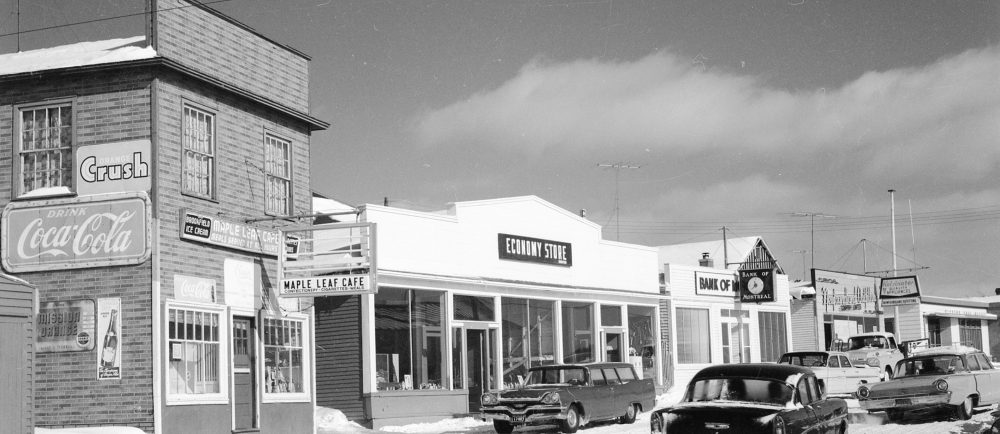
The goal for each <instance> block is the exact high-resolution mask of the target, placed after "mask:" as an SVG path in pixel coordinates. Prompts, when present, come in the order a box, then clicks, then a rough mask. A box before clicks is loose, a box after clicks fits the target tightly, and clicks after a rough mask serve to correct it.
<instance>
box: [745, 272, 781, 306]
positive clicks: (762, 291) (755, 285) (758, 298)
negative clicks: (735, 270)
mask: <svg viewBox="0 0 1000 434" xmlns="http://www.w3.org/2000/svg"><path fill="white" fill-rule="evenodd" d="M740 301H742V302H753V303H759V302H765V301H774V270H773V269H763V270H740Z"/></svg>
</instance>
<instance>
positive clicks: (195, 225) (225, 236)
mask: <svg viewBox="0 0 1000 434" xmlns="http://www.w3.org/2000/svg"><path fill="white" fill-rule="evenodd" d="M180 222H181V239H184V240H189V241H196V242H200V243H206V244H213V245H216V246H220V247H227V248H230V249H236V250H242V251H245V252H251V253H261V254H265V255H270V256H278V249H279V248H284V249H287V248H289V246H282V245H281V233H280V232H279V231H270V230H266V229H261V228H257V227H253V226H250V225H248V224H246V223H240V222H235V221H232V220H226V219H221V218H218V217H214V216H209V215H207V214H200V213H196V212H193V211H189V210H186V209H182V210H181V215H180Z"/></svg>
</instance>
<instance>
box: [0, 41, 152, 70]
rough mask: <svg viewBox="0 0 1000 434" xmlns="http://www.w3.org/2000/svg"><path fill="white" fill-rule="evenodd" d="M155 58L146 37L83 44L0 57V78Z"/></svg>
mask: <svg viewBox="0 0 1000 434" xmlns="http://www.w3.org/2000/svg"><path fill="white" fill-rule="evenodd" d="M154 57H156V50H153V48H152V47H150V46H148V45H147V44H146V37H145V36H133V37H131V38H120V39H108V40H104V41H94V42H79V43H76V44H69V45H60V46H57V47H49V48H41V49H38V50H29V51H22V52H19V53H10V54H2V55H0V76H2V75H12V74H22V73H26V72H35V71H45V70H49V69H59V68H72V67H75V66H85V65H99V64H103V63H116V62H126V61H129V60H140V59H151V58H154Z"/></svg>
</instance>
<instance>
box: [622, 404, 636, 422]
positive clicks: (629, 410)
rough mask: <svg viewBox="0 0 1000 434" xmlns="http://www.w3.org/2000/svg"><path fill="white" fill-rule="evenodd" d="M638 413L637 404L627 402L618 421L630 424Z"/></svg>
mask: <svg viewBox="0 0 1000 434" xmlns="http://www.w3.org/2000/svg"><path fill="white" fill-rule="evenodd" d="M637 414H639V406H637V405H635V404H629V405H628V406H627V407H625V415H624V416H621V417H619V418H618V422H620V423H623V424H626V425H628V424H630V423H633V422H635V416H636V415H637Z"/></svg>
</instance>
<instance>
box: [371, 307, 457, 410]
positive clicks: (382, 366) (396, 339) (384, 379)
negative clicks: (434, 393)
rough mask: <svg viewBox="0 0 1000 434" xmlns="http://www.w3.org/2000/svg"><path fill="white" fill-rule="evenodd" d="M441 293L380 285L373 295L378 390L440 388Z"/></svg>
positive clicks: (442, 365)
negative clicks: (381, 286)
mask: <svg viewBox="0 0 1000 434" xmlns="http://www.w3.org/2000/svg"><path fill="white" fill-rule="evenodd" d="M444 294H445V293H444V292H438V291H423V290H414V289H403V288H379V292H378V293H377V294H375V353H376V354H375V381H376V388H377V390H380V391H392V390H412V389H442V388H445V387H446V383H444V382H443V381H444V379H445V375H444V370H445V367H446V366H445V363H444V361H445V360H446V359H445V357H447V355H446V352H445V351H446V348H445V342H444V335H443V334H442V325H443V323H444V320H443V310H442V308H441V307H442V305H443V300H444Z"/></svg>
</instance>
